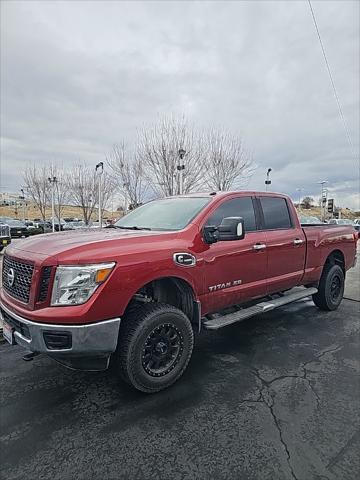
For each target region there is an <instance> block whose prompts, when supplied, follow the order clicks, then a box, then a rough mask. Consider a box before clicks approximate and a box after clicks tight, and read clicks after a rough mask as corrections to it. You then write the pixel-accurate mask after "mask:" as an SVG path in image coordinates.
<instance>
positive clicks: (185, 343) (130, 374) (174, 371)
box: [113, 303, 194, 393]
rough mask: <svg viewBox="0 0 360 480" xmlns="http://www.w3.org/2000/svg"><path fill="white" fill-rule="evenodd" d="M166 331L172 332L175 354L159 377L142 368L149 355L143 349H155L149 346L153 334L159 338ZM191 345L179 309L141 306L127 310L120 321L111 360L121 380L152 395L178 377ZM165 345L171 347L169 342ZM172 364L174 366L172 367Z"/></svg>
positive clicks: (187, 322) (186, 322)
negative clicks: (176, 345) (176, 344)
mask: <svg viewBox="0 0 360 480" xmlns="http://www.w3.org/2000/svg"><path fill="white" fill-rule="evenodd" d="M171 329H172V330H171ZM166 331H171V332H174V337H177V338H176V341H178V343H179V346H178V350H177V352H178V354H177V355H176V356H175V360H171V359H170V360H169V362H170V366H169V367H168V369H169V371H167V369H164V371H165V373H164V372H161V373H160V374H159V373H156V372H157V371H158V370H156V371H155V373H154V371H152V369H151V368H148V366H147V365H144V362H145V360H144V358H145V355H149V353H148V352H149V350H146V349H147V348H150V349H153V350H154V348H156V347H155V343H151V342H152V341H153V339H154V335H158V336H157V337H156V338H160V337H159V335H160V336H161V334H163V333H162V332H166ZM154 332H155V333H154ZM156 332H158V333H156ZM163 335H164V334H163ZM149 339H150V340H149ZM155 341H156V340H155ZM149 342H150V345H152V346H151V347H149ZM193 344H194V334H193V330H192V326H191V323H190V320H189V319H188V317H187V316H186V315H185V314H184V313H183V312H182V311H181V310H179V309H177V308H175V307H173V306H172V305H167V304H164V303H148V304H140V305H135V306H132V307H130V309H129V311H128V312H127V313H126V315H125V316H124V318H123V319H122V321H121V325H120V332H119V341H118V347H117V351H116V352H115V355H114V359H113V360H114V363H115V366H116V368H117V370H118V372H119V374H120V375H121V377H122V378H123V380H125V381H126V382H127V383H129V384H130V385H132V386H133V387H135V388H136V389H137V390H140V391H141V392H146V393H155V392H158V391H160V390H163V389H165V388H167V387H170V385H172V384H173V383H175V382H176V381H177V380H178V379H179V378H180V377H181V375H182V374H183V373H184V371H185V369H186V367H187V365H188V363H189V360H190V357H191V354H192V349H193ZM156 345H159V343H158V344H156ZM162 345H164V343H162ZM168 345H170V347H171V348H173V347H172V345H171V344H170V343H168ZM155 354H158V352H155ZM159 355H161V354H160V353H159ZM172 361H173V362H174V364H171V362H172ZM146 368H148V370H149V371H147V370H146Z"/></svg>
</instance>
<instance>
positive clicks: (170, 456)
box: [0, 266, 360, 480]
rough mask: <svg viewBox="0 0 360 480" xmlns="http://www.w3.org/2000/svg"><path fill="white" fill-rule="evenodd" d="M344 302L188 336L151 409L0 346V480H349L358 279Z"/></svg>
mask: <svg viewBox="0 0 360 480" xmlns="http://www.w3.org/2000/svg"><path fill="white" fill-rule="evenodd" d="M345 296H346V299H344V300H343V302H342V304H341V306H340V308H339V309H338V310H337V311H336V312H329V313H325V312H321V311H320V310H318V309H317V308H316V307H315V306H314V304H313V303H312V302H311V301H310V300H309V301H305V302H304V301H300V302H297V303H295V304H291V305H288V306H286V307H283V308H281V309H279V310H274V311H272V312H269V313H267V314H264V315H262V316H258V317H255V318H251V319H249V320H248V321H246V322H243V323H240V324H238V325H233V326H230V327H227V328H224V329H222V330H220V331H218V332H212V333H210V332H209V333H208V332H206V333H204V334H201V335H200V336H198V337H197V338H196V342H195V349H194V354H193V357H192V360H191V362H190V364H189V367H188V369H187V371H186V372H185V374H184V376H183V377H182V379H181V380H180V381H179V382H178V383H177V384H175V385H174V386H173V387H172V388H170V389H168V390H166V391H164V392H161V393H159V394H156V395H151V396H149V395H144V394H141V393H138V392H136V391H134V390H132V389H131V388H130V387H128V386H127V385H125V384H124V383H122V382H121V381H120V380H118V379H117V377H116V375H115V374H114V372H112V371H108V372H105V373H81V372H73V371H70V370H66V369H65V368H63V367H61V366H59V365H57V364H56V363H54V362H53V361H52V360H50V359H48V358H46V357H45V356H40V357H37V358H35V359H34V361H33V362H27V363H26V362H24V361H22V355H23V350H22V349H21V348H20V347H18V346H15V347H12V346H10V345H7V344H2V345H0V360H1V362H0V366H1V372H0V387H1V390H0V392H1V393H0V395H1V398H0V408H1V410H0V412H1V417H0V420H1V431H0V441H1V447H0V468H1V471H0V473H1V478H4V479H5V478H6V479H7V480H11V479H27V480H32V479H34V480H35V479H46V480H47V479H49V480H50V479H51V480H57V479H61V480H67V479H69V480H70V479H71V480H72V479H81V480H82V479H83V480H90V479H102V480H107V479H141V480H143V479H150V478H151V479H152V478H156V479H216V480H220V479H241V480H242V479H259V480H264V479H271V480H273V479H279V480H280V479H292V480H293V479H296V480H310V479H316V480H324V479H329V480H332V479H334V480H335V479H336V480H337V479H341V480H347V479H349V480H352V479H357V478H359V475H360V463H359V455H358V454H359V451H360V432H359V423H360V422H359V418H360V407H359V397H360V395H359V394H360V377H359V371H360V366H359V352H360V337H359V330H360V325H359V318H360V315H359V313H360V303H359V302H360V280H359V266H358V267H357V268H356V269H352V270H351V271H350V272H349V273H348V275H347V288H346V293H345Z"/></svg>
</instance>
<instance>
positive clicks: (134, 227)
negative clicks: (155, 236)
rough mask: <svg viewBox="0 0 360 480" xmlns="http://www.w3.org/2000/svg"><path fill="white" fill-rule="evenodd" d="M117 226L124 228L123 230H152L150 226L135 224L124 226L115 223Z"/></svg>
mask: <svg viewBox="0 0 360 480" xmlns="http://www.w3.org/2000/svg"><path fill="white" fill-rule="evenodd" d="M114 227H115V228H122V229H123V230H151V228H149V227H138V226H137V225H133V226H132V227H124V226H123V225H114Z"/></svg>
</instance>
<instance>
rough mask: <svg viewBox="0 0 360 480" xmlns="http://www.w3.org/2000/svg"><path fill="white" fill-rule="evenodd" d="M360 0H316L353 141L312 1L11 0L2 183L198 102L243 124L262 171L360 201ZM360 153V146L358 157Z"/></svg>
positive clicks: (217, 120) (210, 119)
mask: <svg viewBox="0 0 360 480" xmlns="http://www.w3.org/2000/svg"><path fill="white" fill-rule="evenodd" d="M359 5H360V3H359V2H357V1H354V2H352V1H329V2H327V1H321V2H320V1H314V2H313V8H314V11H315V14H316V17H317V21H318V24H319V28H320V32H321V35H322V39H323V42H324V45H325V49H326V52H327V56H328V59H329V62H330V65H331V68H332V71H333V76H334V80H335V84H336V86H337V90H338V93H339V97H340V100H341V102H342V106H343V111H344V115H345V117H346V119H347V122H348V125H349V130H350V135H351V138H352V141H353V144H354V147H355V156H354V155H352V152H351V150H350V147H349V144H348V142H347V139H346V136H345V133H344V129H343V126H342V124H341V121H340V119H339V113H338V109H337V105H336V102H335V99H334V95H333V91H332V88H331V84H330V81H329V77H328V74H327V71H326V69H325V64H324V59H323V57H322V53H321V50H320V45H319V42H318V38H317V36H316V32H315V29H314V25H313V23H312V18H311V13H310V9H309V5H308V2H307V1H297V2H295V1H293V2H290V1H287V2H286V1H282V2H281V1H279V2H271V1H264V2H261V1H251V2H246V1H235V2H190V1H186V2H185V1H183V2H169V1H168V2H165V1H159V2H149V1H146V2H145V1H144V2H140V1H138V2H120V1H118V2H117V1H109V2H106V1H101V2H100V1H99V2H96V1H89V2H87V1H85V0H82V1H78V2H77V1H71V2H70V1H59V2H55V1H44V0H42V1H39V2H35V1H34V2H33V1H30V0H26V1H22V2H19V1H1V190H2V191H12V192H13V191H14V192H16V191H18V189H19V188H20V187H21V183H22V178H21V174H22V171H23V170H24V168H25V167H26V165H28V164H30V163H31V162H37V163H39V164H42V163H51V162H58V163H59V164H64V165H65V166H70V165H71V163H73V162H76V161H78V159H81V160H84V161H86V162H88V163H89V164H95V162H98V161H100V160H103V159H104V155H105V154H107V153H108V152H109V150H110V149H111V147H112V145H113V144H114V143H117V142H120V141H121V140H125V141H126V142H128V143H129V144H131V142H133V141H134V139H135V137H136V129H137V127H141V126H142V125H143V124H144V123H151V122H153V121H155V120H156V118H157V116H158V115H161V114H164V113H170V112H172V113H179V114H182V113H184V114H185V115H186V116H187V117H188V118H189V119H190V120H191V121H192V122H194V123H195V124H196V125H198V126H199V127H208V126H213V125H214V126H221V127H225V128H227V129H229V130H230V131H232V132H233V133H236V134H240V135H241V136H242V138H243V140H244V142H245V145H246V146H247V148H248V150H250V151H251V152H252V154H253V157H254V160H255V162H256V164H257V166H258V168H257V170H256V172H255V174H254V176H253V178H252V179H251V180H250V183H249V185H248V188H249V189H263V187H264V176H265V173H266V169H267V168H268V167H271V168H272V169H273V172H272V181H273V185H272V188H273V189H274V190H276V191H281V192H286V193H288V194H290V195H292V196H293V197H294V198H297V197H298V193H297V192H296V188H298V187H301V188H303V189H304V192H303V194H305V195H308V194H310V195H314V196H316V197H318V191H319V186H318V185H317V184H316V182H317V181H319V180H323V179H325V180H328V181H329V191H330V192H331V195H330V196H334V197H335V199H336V203H338V204H341V205H343V206H349V207H352V208H358V209H359V208H360V207H359V200H358V197H359V177H358V175H359V160H358V158H359V157H358V155H359V153H358V152H359ZM356 156H357V158H356Z"/></svg>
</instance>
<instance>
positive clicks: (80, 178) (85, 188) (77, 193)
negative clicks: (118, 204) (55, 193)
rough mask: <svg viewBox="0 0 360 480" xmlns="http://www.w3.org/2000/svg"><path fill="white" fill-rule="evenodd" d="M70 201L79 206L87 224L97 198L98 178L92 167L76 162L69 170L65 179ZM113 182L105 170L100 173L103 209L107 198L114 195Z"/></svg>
mask: <svg viewBox="0 0 360 480" xmlns="http://www.w3.org/2000/svg"><path fill="white" fill-rule="evenodd" d="M66 184H67V187H68V193H69V198H70V201H71V202H72V203H73V204H74V205H77V206H80V207H81V210H82V213H83V217H84V222H85V224H86V225H88V224H89V222H90V220H91V216H92V214H93V213H94V212H95V209H96V206H97V205H98V198H99V178H98V175H97V174H96V171H95V169H94V168H91V167H90V166H88V165H86V164H84V163H78V164H77V165H75V166H74V168H73V169H72V170H71V171H70V173H69V175H68V176H67V181H66ZM114 189H115V182H114V180H113V178H112V177H111V176H110V175H109V174H108V173H106V172H104V173H103V174H102V175H101V193H102V197H101V203H102V208H103V209H105V208H106V206H107V205H108V203H109V200H110V199H111V197H112V196H113V195H114Z"/></svg>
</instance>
